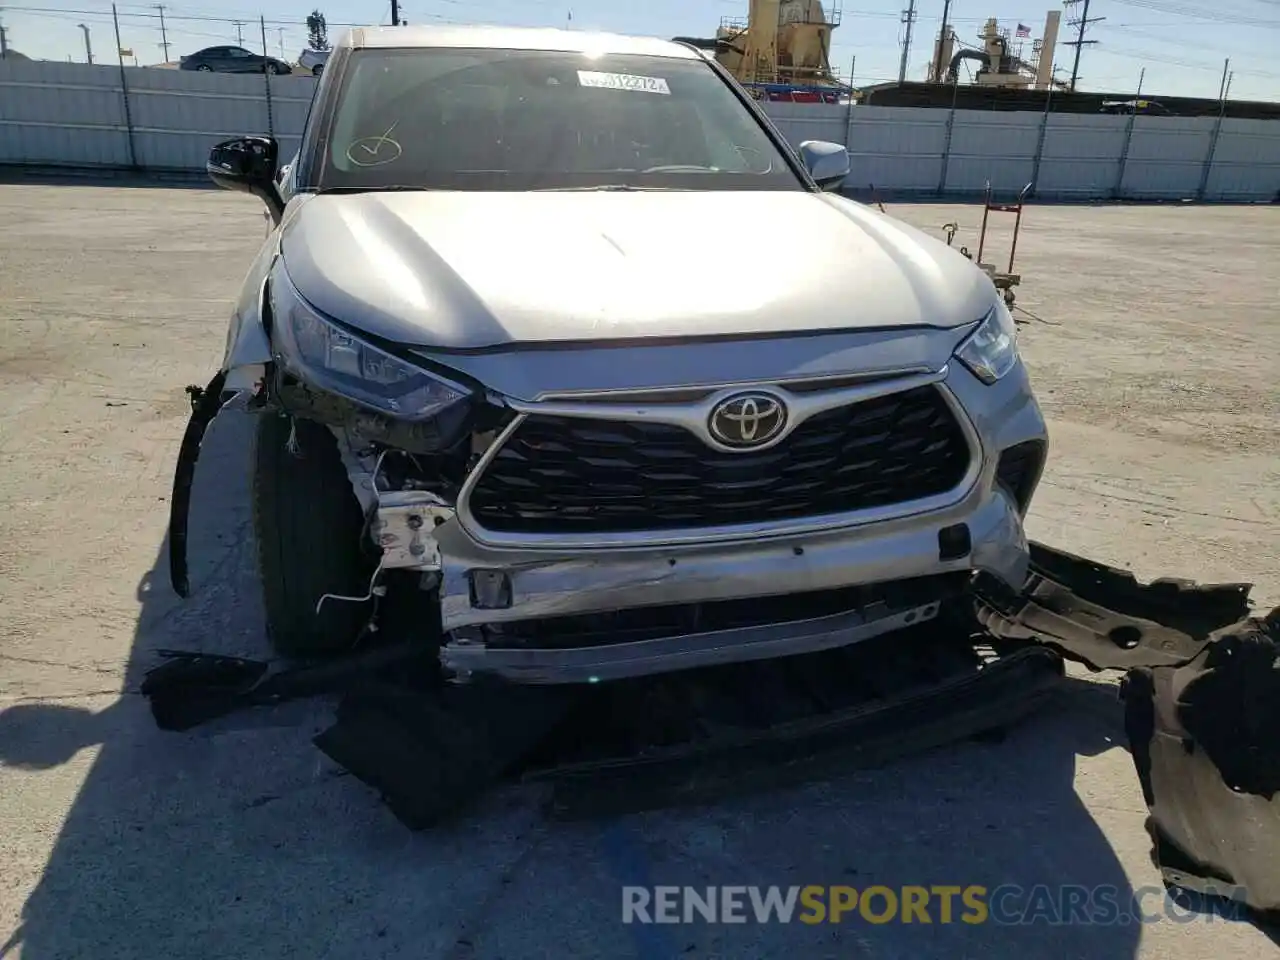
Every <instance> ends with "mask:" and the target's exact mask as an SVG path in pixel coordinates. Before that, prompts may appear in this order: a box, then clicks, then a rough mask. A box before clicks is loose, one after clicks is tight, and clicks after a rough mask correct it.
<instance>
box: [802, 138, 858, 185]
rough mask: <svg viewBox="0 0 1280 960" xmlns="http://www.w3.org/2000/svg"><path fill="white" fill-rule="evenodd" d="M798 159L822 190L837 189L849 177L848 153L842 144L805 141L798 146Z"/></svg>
mask: <svg viewBox="0 0 1280 960" xmlns="http://www.w3.org/2000/svg"><path fill="white" fill-rule="evenodd" d="M800 159H801V160H802V161H803V162H804V166H805V169H806V170H808V171H809V176H811V177H813V179H814V181H815V182H816V183H817V184H818V186H819V187H821V188H822V189H823V190H835V189H837V188H838V187H839V186H840V184H842V183H844V178H845V177H847V176H849V151H848V150H847V149H846V148H845V146H844V144H840V143H829V142H827V141H826V140H806V141H804V142H803V143H802V144H800Z"/></svg>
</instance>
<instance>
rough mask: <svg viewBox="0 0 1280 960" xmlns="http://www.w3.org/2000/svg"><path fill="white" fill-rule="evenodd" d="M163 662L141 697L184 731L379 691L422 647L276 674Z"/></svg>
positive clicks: (247, 664)
mask: <svg viewBox="0 0 1280 960" xmlns="http://www.w3.org/2000/svg"><path fill="white" fill-rule="evenodd" d="M161 655H162V656H163V657H165V662H164V663H162V664H160V665H159V666H158V667H155V668H153V669H151V670H150V671H148V672H147V675H146V676H145V677H144V678H143V681H142V685H141V687H140V692H141V693H142V695H143V696H145V697H147V699H148V700H149V701H150V703H151V715H152V716H153V717H154V718H155V721H156V725H157V726H158V727H160V729H162V730H189V729H191V728H192V727H195V726H199V725H200V724H202V723H207V722H208V721H210V720H213V719H216V718H218V717H222V716H226V715H227V714H230V713H234V712H235V711H238V710H245V709H248V708H250V707H262V706H272V705H274V704H278V703H284V702H285V701H288V700H297V699H299V698H301V697H313V696H319V695H321V694H331V693H344V692H348V691H351V690H353V689H355V688H359V687H361V686H364V687H366V688H372V689H374V690H379V691H381V692H383V695H385V691H386V690H387V689H397V688H394V687H390V688H389V687H387V686H379V684H380V683H381V684H386V683H387V681H385V680H381V679H380V677H381V676H382V675H385V674H390V675H392V676H400V675H403V673H404V670H405V668H406V667H407V666H410V665H412V664H413V663H414V662H416V661H423V660H425V659H426V658H427V657H426V652H425V649H424V648H423V646H422V645H421V644H418V643H414V642H403V641H402V642H400V643H397V644H392V645H388V646H380V647H370V648H368V649H362V650H358V651H356V652H355V653H353V654H351V655H349V656H347V657H343V658H340V659H336V660H329V661H324V662H321V663H316V664H304V665H302V666H298V667H292V668H288V669H283V670H278V671H276V672H275V673H270V674H268V670H269V669H270V665H269V664H267V663H265V662H263V661H261V660H245V659H241V658H239V657H224V656H215V655H212V654H205V653H181V652H178V651H172V650H166V651H162V652H161Z"/></svg>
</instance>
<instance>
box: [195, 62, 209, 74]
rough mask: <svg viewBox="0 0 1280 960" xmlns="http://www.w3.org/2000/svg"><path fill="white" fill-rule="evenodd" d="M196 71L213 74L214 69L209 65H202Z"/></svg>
mask: <svg viewBox="0 0 1280 960" xmlns="http://www.w3.org/2000/svg"><path fill="white" fill-rule="evenodd" d="M196 70H197V71H198V72H200V73H213V67H211V66H209V65H208V64H207V63H202V64H200V66H198V67H196Z"/></svg>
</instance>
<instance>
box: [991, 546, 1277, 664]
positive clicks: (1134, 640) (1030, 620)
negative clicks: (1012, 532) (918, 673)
mask: <svg viewBox="0 0 1280 960" xmlns="http://www.w3.org/2000/svg"><path fill="white" fill-rule="evenodd" d="M1251 587H1252V584H1248V583H1225V584H1207V585H1200V584H1197V583H1194V582H1193V581H1190V580H1174V579H1167V578H1165V579H1159V580H1153V581H1152V582H1151V583H1145V584H1144V583H1139V582H1138V581H1137V579H1136V578H1135V577H1134V576H1133V574H1132V573H1130V572H1129V571H1127V570H1121V569H1119V568H1117V567H1111V566H1107V565H1106V564H1103V563H1099V562H1097V561H1096V560H1086V559H1084V558H1083V557H1077V556H1075V555H1074V554H1070V553H1066V552H1064V551H1062V550H1055V549H1054V548H1052V547H1047V546H1045V545H1044V544H1040V543H1032V544H1031V566H1030V572H1029V574H1028V577H1027V582H1026V585H1025V586H1024V587H1023V588H1022V590H1021V591H1020V592H1018V593H1014V592H1013V591H1011V590H1008V589H1007V588H1004V587H1003V585H1001V584H1000V583H999V582H998V581H996V580H995V579H994V578H992V577H981V578H979V581H978V585H977V591H976V592H977V600H978V603H977V608H978V619H979V621H980V622H981V623H982V625H983V627H985V628H986V629H987V630H988V631H989V632H990V633H991V634H992V635H993V636H997V637H1001V638H1004V639H1007V640H1035V641H1038V642H1040V643H1046V644H1048V645H1049V646H1052V647H1055V648H1056V649H1058V650H1060V651H1061V652H1062V653H1063V654H1064V655H1065V656H1067V657H1069V658H1070V659H1072V660H1078V661H1080V662H1081V663H1084V664H1086V665H1087V666H1089V667H1091V668H1093V669H1095V670H1128V669H1130V668H1133V667H1142V666H1148V667H1154V666H1160V665H1167V666H1176V665H1178V664H1181V663H1185V662H1187V661H1188V660H1190V659H1191V658H1192V657H1194V656H1196V655H1197V654H1198V653H1200V651H1202V650H1203V649H1204V648H1205V646H1206V644H1208V642H1209V635H1210V634H1211V633H1212V632H1213V631H1214V630H1218V629H1221V628H1223V627H1226V626H1229V625H1231V624H1234V623H1237V622H1238V621H1240V620H1241V619H1242V618H1243V617H1246V616H1248V614H1249V591H1250V589H1251Z"/></svg>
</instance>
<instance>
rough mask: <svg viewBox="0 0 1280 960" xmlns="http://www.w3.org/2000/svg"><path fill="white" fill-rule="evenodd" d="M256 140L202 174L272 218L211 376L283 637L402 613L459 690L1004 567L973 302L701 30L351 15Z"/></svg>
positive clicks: (801, 645) (1011, 463)
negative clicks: (303, 111)
mask: <svg viewBox="0 0 1280 960" xmlns="http://www.w3.org/2000/svg"><path fill="white" fill-rule="evenodd" d="M279 159H280V157H279V156H278V148H277V145H276V143H275V141H273V140H271V139H269V138H265V137H244V138H240V139H237V140H232V141H227V142H225V143H222V144H219V145H218V146H217V147H215V148H214V150H213V153H212V154H211V157H210V160H209V165H208V170H209V173H210V175H211V176H212V177H213V179H214V180H215V181H216V182H217V183H219V184H220V185H222V186H224V187H228V188H230V189H237V190H242V191H247V192H250V193H253V194H255V195H257V196H259V197H260V198H262V199H263V200H264V201H265V203H266V204H267V207H268V210H269V211H270V214H271V218H272V222H273V228H272V229H271V232H270V234H269V236H268V239H267V241H266V243H265V244H264V246H263V247H262V250H261V252H260V253H259V255H258V257H257V259H256V261H255V263H254V264H253V267H252V269H251V270H250V272H249V276H248V279H247V280H246V281H245V285H244V288H243V291H242V293H241V296H240V299H239V303H238V306H237V308H236V310H235V314H234V316H233V318H232V322H231V330H230V335H229V338H228V344H227V351H226V357H225V362H224V366H223V371H222V373H221V374H219V377H218V378H217V383H216V385H217V388H218V391H217V392H218V393H219V395H220V396H223V397H225V396H226V395H227V393H228V392H231V391H239V392H242V393H243V392H247V393H248V394H249V395H250V400H249V406H250V407H251V408H253V409H257V410H260V411H261V417H260V419H259V426H258V439H257V452H256V459H255V466H254V470H255V483H254V491H255V493H254V496H255V504H254V506H255V511H254V513H255V518H256V532H257V538H258V543H259V547H260V561H261V575H262V580H263V586H264V592H265V597H266V608H267V613H268V620H269V631H270V634H271V638H272V640H273V642H274V643H275V645H276V646H277V648H278V649H279V650H281V651H283V652H284V653H286V654H304V655H312V654H317V653H322V652H326V651H334V650H345V649H350V647H351V646H352V644H353V642H355V640H356V638H357V637H358V636H359V633H360V629H361V627H362V626H366V625H367V624H368V622H369V621H370V619H371V618H373V617H376V616H378V615H379V613H378V611H379V610H381V609H384V608H385V605H387V604H390V603H393V602H395V603H400V604H402V605H408V607H409V608H410V609H411V610H412V614H411V616H410V622H411V623H412V624H413V625H414V627H415V628H416V630H417V631H419V632H420V635H421V637H422V639H423V642H424V643H430V644H433V645H436V646H438V650H439V659H440V662H441V664H442V666H443V668H444V671H445V673H446V675H447V676H450V677H453V678H466V677H469V676H472V675H478V674H496V675H500V676H503V677H506V678H508V679H511V680H515V681H518V682H526V683H573V682H594V681H598V680H610V679H616V678H622V677H629V676H636V675H643V674H650V673H657V672H662V671H669V670H679V669H686V668H691V667H696V666H701V665H708V664H718V663H725V662H732V661H738V660H750V659H759V658H767V657H777V656H783V655H789V654H794V653H800V652H805V651H812V650H817V649H823V648H828V647H834V646H840V645H843V644H849V643H853V642H856V641H859V640H863V639H866V638H868V637H871V636H875V635H877V634H882V633H885V632H887V631H890V630H894V629H897V628H899V627H901V626H904V625H906V624H910V623H917V622H920V621H922V620H927V619H929V618H932V617H935V616H937V615H938V614H939V612H940V610H942V609H943V608H944V606H945V605H946V604H947V602H948V601H949V600H950V599H952V598H955V597H958V596H962V595H963V594H964V593H965V592H966V591H967V589H968V588H969V585H970V583H971V580H972V578H973V576H974V574H975V573H976V572H979V571H981V572H985V573H987V574H990V575H993V576H994V577H996V578H998V579H999V580H1001V581H1003V582H1005V583H1006V584H1008V585H1009V586H1011V587H1015V588H1016V587H1020V586H1021V585H1022V583H1023V580H1024V578H1025V575H1026V567H1027V543H1026V539H1025V536H1024V534H1023V525H1022V518H1023V516H1024V514H1025V512H1026V509H1027V505H1028V502H1029V500H1030V498H1031V495H1032V492H1033V491H1034V489H1035V487H1036V484H1037V482H1038V480H1039V476H1040V472H1041V469H1042V465H1043V462H1044V457H1045V452H1046V448H1047V447H1046V433H1045V424H1044V420H1043V419H1042V417H1041V414H1040V410H1039V408H1038V407H1037V404H1036V401H1035V399H1034V397H1033V395H1032V392H1031V388H1030V386H1029V384H1028V381H1027V375H1026V372H1025V370H1024V368H1023V365H1022V363H1021V362H1020V360H1019V357H1018V353H1017V347H1016V340H1015V328H1014V324H1013V321H1012V319H1011V317H1010V315H1009V312H1008V310H1007V309H1006V307H1005V305H1004V304H1003V302H1002V301H1001V299H1000V297H999V296H998V294H997V291H996V290H995V288H994V287H993V286H992V284H991V282H990V281H989V280H988V278H987V277H986V276H985V275H984V274H983V273H982V271H980V270H979V269H978V268H977V267H976V266H974V265H973V264H972V263H970V262H969V261H968V260H967V259H966V258H965V257H963V256H961V255H960V254H959V253H956V252H954V251H952V250H950V249H948V247H947V246H946V245H945V244H944V243H942V242H941V241H939V240H935V239H933V238H930V237H928V236H926V235H924V234H922V233H920V232H918V231H916V230H914V229H912V228H910V227H908V226H906V225H904V224H902V223H900V222H898V221H896V220H893V219H891V218H890V217H887V216H885V215H884V214H882V213H879V212H876V211H875V210H872V209H869V208H868V207H866V206H863V205H860V204H858V203H855V202H853V201H851V200H849V199H846V198H845V197H842V196H840V195H839V193H837V192H835V191H836V188H838V187H839V186H840V184H841V182H842V181H843V179H844V178H845V176H846V175H847V173H848V171H849V159H848V153H847V152H846V150H845V148H844V146H843V145H839V144H830V143H822V142H814V141H809V142H805V143H801V144H800V145H799V146H798V148H795V149H793V148H792V147H790V146H789V145H788V144H787V143H786V141H785V140H784V139H783V138H782V137H781V136H780V135H779V133H778V131H777V130H776V129H775V128H774V127H773V126H772V125H771V123H770V122H769V120H768V119H767V118H766V117H765V115H764V114H763V113H762V112H761V111H760V109H759V108H758V107H757V106H756V105H755V104H754V103H753V101H752V100H751V99H750V97H749V96H747V95H746V94H745V93H744V91H743V90H742V88H741V87H739V86H738V85H737V84H736V83H735V82H734V81H733V79H732V78H731V77H729V76H728V75H727V74H726V73H725V72H724V71H723V70H722V69H720V68H719V67H718V66H717V65H716V64H715V63H714V62H712V61H711V60H710V59H709V58H708V57H707V56H706V55H704V54H703V53H701V52H699V51H698V50H697V49H695V48H694V47H692V46H687V45H684V44H681V43H677V42H666V41H660V40H656V39H644V38H626V37H617V36H601V35H595V34H586V33H576V32H562V31H555V30H514V29H513V30H506V29H489V28H409V27H400V28H390V29H376V28H371V29H367V30H364V29H362V30H356V31H354V32H352V33H351V34H349V35H348V36H346V37H344V38H343V40H342V41H341V42H340V43H339V44H338V46H337V47H336V48H335V49H334V51H333V53H332V55H331V56H330V58H329V61H328V64H327V66H326V68H325V71H324V75H323V77H322V79H321V80H320V82H319V84H318V87H317V92H316V97H315V101H314V103H313V105H312V109H311V115H310V118H309V120H308V122H307V125H306V130H305V133H304V135H303V137H302V142H301V146H300V148H299V150H298V153H297V155H296V156H295V157H294V158H293V160H292V162H291V163H290V164H289V165H288V167H287V169H286V168H282V167H281V166H280V165H279V163H278V161H279ZM400 609H401V610H403V609H405V607H404V606H402V607H401V608H400Z"/></svg>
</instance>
